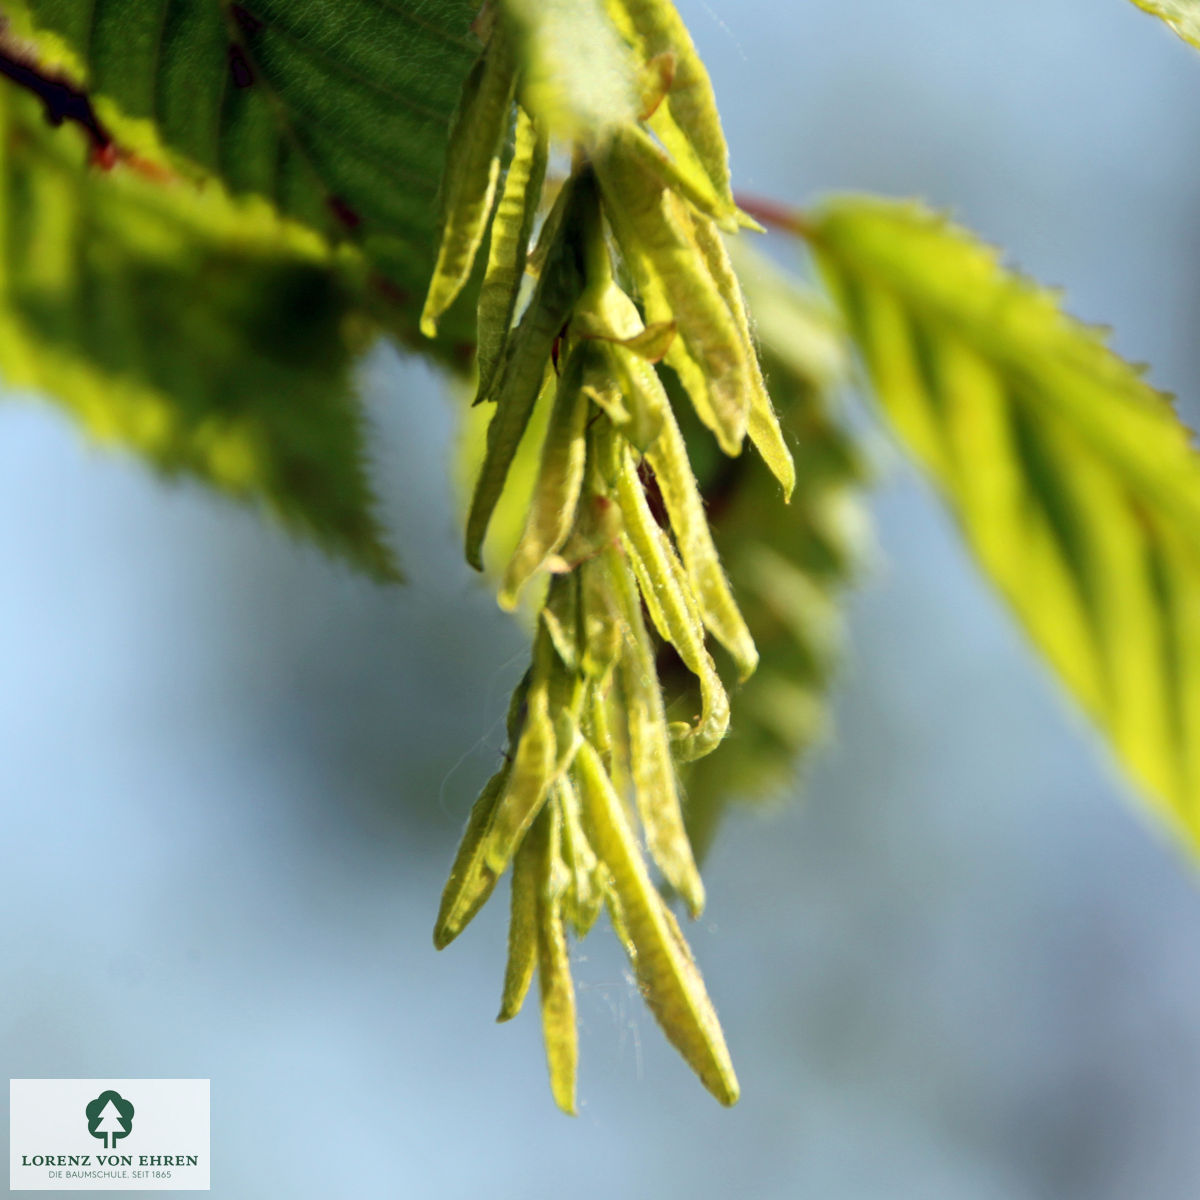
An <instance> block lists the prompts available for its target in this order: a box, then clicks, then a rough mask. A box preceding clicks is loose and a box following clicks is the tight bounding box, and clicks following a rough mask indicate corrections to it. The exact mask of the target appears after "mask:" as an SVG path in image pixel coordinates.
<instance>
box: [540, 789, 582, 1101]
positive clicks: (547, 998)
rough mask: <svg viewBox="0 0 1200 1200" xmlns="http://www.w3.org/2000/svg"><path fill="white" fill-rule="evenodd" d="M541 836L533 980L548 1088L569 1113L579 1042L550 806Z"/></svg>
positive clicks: (555, 818)
mask: <svg viewBox="0 0 1200 1200" xmlns="http://www.w3.org/2000/svg"><path fill="white" fill-rule="evenodd" d="M543 819H545V820H546V823H547V825H548V829H547V832H546V833H545V835H544V836H543V837H542V839H541V840H542V842H543V843H544V848H543V851H542V853H543V866H542V869H541V875H542V878H543V880H544V884H543V886H542V888H541V889H540V890H539V892H538V929H537V935H538V936H537V948H538V984H539V989H540V991H541V999H542V1037H543V1038H544V1039H545V1043H546V1063H547V1065H548V1066H549V1068H550V1091H551V1092H552V1093H553V1095H554V1101H555V1103H556V1104H557V1105H558V1107H559V1108H561V1109H562V1110H563V1112H565V1113H567V1114H569V1115H570V1116H574V1115H575V1069H576V1064H577V1062H578V1059H579V1042H578V1036H577V1034H576V1028H575V985H574V984H573V983H572V982H571V958H570V954H569V952H568V950H567V934H566V930H565V929H564V928H563V915H562V909H563V900H562V897H563V892H564V891H565V890H566V887H567V878H566V868H565V867H564V865H563V861H562V821H561V818H560V816H559V812H558V809H557V807H556V806H551V807H548V808H547V809H546V810H545V813H544V818H543Z"/></svg>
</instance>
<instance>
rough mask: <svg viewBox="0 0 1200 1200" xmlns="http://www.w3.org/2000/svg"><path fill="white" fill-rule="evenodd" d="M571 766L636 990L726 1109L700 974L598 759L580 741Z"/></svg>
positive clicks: (729, 1093) (724, 1069) (724, 1076)
mask: <svg viewBox="0 0 1200 1200" xmlns="http://www.w3.org/2000/svg"><path fill="white" fill-rule="evenodd" d="M577 762H578V764H579V778H580V786H581V795H582V800H583V812H584V819H585V822H586V827H587V831H588V836H589V838H590V839H591V842H592V844H593V845H594V846H595V847H596V851H597V853H598V854H599V855H600V856H601V858H603V860H604V861H605V862H606V863H607V864H608V867H609V870H610V871H611V872H612V882H613V890H614V891H615V893H616V895H617V897H618V899H619V901H620V911H621V914H622V916H623V919H624V925H625V928H626V930H627V931H628V933H627V936H628V941H627V945H631V946H633V947H635V948H636V954H633V955H631V961H632V965H633V969H634V971H635V972H636V974H637V979H638V986H639V987H640V988H641V990H642V994H643V995H644V996H645V997H646V1002H647V1003H648V1004H649V1006H650V1011H651V1012H653V1013H654V1016H655V1017H656V1018H657V1020H658V1023H659V1024H660V1025H661V1026H662V1029H663V1032H664V1033H665V1034H666V1035H667V1037H668V1039H669V1040H670V1041H671V1043H672V1045H674V1046H675V1048H676V1049H677V1050H678V1051H679V1052H680V1054H682V1055H683V1057H684V1059H685V1060H686V1061H687V1063H688V1065H689V1066H690V1067H691V1068H692V1070H693V1071H695V1072H696V1074H697V1075H699V1077H700V1081H701V1082H702V1083H703V1084H704V1086H705V1087H706V1088H708V1090H709V1091H710V1092H712V1094H713V1095H714V1096H715V1097H716V1098H717V1099H718V1100H719V1101H720V1102H721V1103H722V1104H734V1103H736V1102H737V1098H738V1094H739V1088H738V1082H737V1076H736V1074H735V1073H734V1070H733V1063H732V1061H731V1060H730V1058H729V1051H728V1049H727V1047H726V1045H725V1038H724V1036H723V1035H722V1033H721V1026H720V1024H719V1022H718V1021H717V1014H716V1013H715V1012H714V1011H713V1007H712V1002H711V1001H710V1000H709V998H708V993H707V992H706V991H705V989H704V981H703V980H702V979H701V977H700V972H699V970H698V969H697V967H696V964H695V962H694V960H693V959H692V957H691V955H690V954H689V953H688V951H687V949H686V947H685V946H684V945H683V943H682V939H681V938H680V936H679V930H678V927H677V926H676V925H675V923H674V921H673V920H672V918H671V915H670V913H669V912H668V911H667V908H666V906H665V905H664V904H663V902H662V898H661V897H660V896H659V894H658V892H657V891H656V890H655V888H654V885H653V884H652V883H651V882H650V878H649V876H648V875H647V874H646V868H645V867H644V866H643V864H642V856H641V854H640V852H639V850H638V846H637V842H636V841H635V840H634V836H633V832H632V830H631V829H630V828H629V823H628V821H627V820H626V819H625V814H624V812H623V811H622V807H621V801H620V799H619V797H618V796H617V794H616V792H615V791H614V790H613V786H612V783H611V781H610V780H609V778H608V774H607V772H606V771H605V770H604V765H603V764H602V763H601V761H600V758H599V755H597V753H596V751H595V750H593V749H592V747H591V746H590V745H589V744H586V743H585V744H584V745H583V747H582V748H581V749H580V751H579V756H578V758H577Z"/></svg>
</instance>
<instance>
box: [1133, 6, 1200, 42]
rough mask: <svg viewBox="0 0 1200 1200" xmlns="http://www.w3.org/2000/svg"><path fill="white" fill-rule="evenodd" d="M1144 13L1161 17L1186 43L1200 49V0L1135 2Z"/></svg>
mask: <svg viewBox="0 0 1200 1200" xmlns="http://www.w3.org/2000/svg"><path fill="white" fill-rule="evenodd" d="M1133 2H1134V4H1136V5H1137V6H1138V8H1140V9H1142V11H1143V12H1148V13H1153V14H1154V16H1156V17H1161V18H1162V19H1163V20H1164V21H1166V23H1167V24H1168V25H1170V27H1171V28H1172V29H1173V30H1175V32H1176V33H1177V34H1179V36H1180V37H1181V38H1183V40H1184V41H1185V42H1191V43H1192V45H1193V46H1196V47H1198V48H1200V0H1133Z"/></svg>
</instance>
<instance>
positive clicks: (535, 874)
mask: <svg viewBox="0 0 1200 1200" xmlns="http://www.w3.org/2000/svg"><path fill="white" fill-rule="evenodd" d="M548 819H549V818H548V816H547V818H546V820H548ZM545 824H546V821H544V820H543V819H542V818H541V817H540V816H539V818H538V820H536V821H535V822H534V823H533V827H532V828H531V829H530V831H529V834H528V836H527V837H526V838H525V840H524V841H523V842H522V843H521V845H520V846H519V847H518V848H517V852H516V854H515V855H513V869H512V903H511V911H510V913H509V919H508V961H507V963H506V964H505V968H504V991H503V993H502V995H501V998H500V1015H499V1016H498V1017H497V1018H496V1020H497V1021H511V1020H512V1018H513V1017H515V1016H516V1015H517V1013H519V1012H520V1011H521V1005H522V1004H523V1003H524V1002H525V996H526V993H527V992H528V991H529V984H530V982H531V981H532V980H533V972H534V968H535V967H536V966H537V954H538V891H539V890H540V889H541V888H542V887H544V886H545V879H544V876H543V874H542V872H543V870H544V868H545V856H544V852H542V850H541V846H540V842H541V841H542V840H543V839H544V838H545V836H546V832H545V828H544V827H545Z"/></svg>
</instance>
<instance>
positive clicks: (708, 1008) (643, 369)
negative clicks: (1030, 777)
mask: <svg viewBox="0 0 1200 1200" xmlns="http://www.w3.org/2000/svg"><path fill="white" fill-rule="evenodd" d="M589 21H590V22H591V26H590V27H589ZM477 29H478V30H479V31H480V32H481V35H482V36H483V37H484V38H485V46H484V50H483V52H482V54H481V55H480V58H479V60H478V62H477V63H476V65H475V67H474V69H473V70H472V72H471V74H470V76H469V78H468V80H467V83H466V85H465V89H464V94H463V98H462V101H461V103H460V107H459V111H458V114H457V116H456V120H455V126H454V128H453V131H452V139H451V144H450V150H449V154H448V158H447V163H446V169H445V175H444V178H443V184H442V202H443V229H442V240H441V244H440V248H439V252H438V259H437V266H436V269H435V273H434V276H433V280H432V283H431V285H430V288H429V293H428V296H427V298H426V303H425V309H424V313H423V316H422V327H423V329H424V330H425V331H426V332H427V333H430V334H432V333H433V332H434V331H435V330H436V323H437V320H438V318H439V317H440V316H441V314H442V313H443V312H444V311H445V310H446V308H447V307H448V306H449V305H450V304H451V303H452V301H453V300H454V298H455V297H456V296H457V295H458V293H459V292H460V291H461V290H462V288H463V287H464V285H465V284H466V282H467V281H468V279H469V277H470V276H471V273H472V270H473V267H474V263H475V260H476V257H477V255H478V252H479V250H480V248H481V247H482V245H483V243H484V239H485V236H486V234H487V231H488V227H489V223H490V228H491V234H490V239H489V240H488V248H487V261H486V269H485V271H484V275H483V281H482V286H481V288H480V292H479V312H478V347H479V349H478V373H479V383H478V393H477V396H476V403H477V404H489V405H492V406H493V414H492V417H491V423H490V425H489V427H488V433H487V443H486V450H485V453H484V458H483V463H482V465H481V467H480V469H479V473H478V477H477V481H476V484H475V489H474V494H473V497H472V500H471V504H470V509H469V514H468V517H467V535H466V553H467V558H468V560H469V561H470V562H471V563H472V564H473V565H474V566H476V567H477V568H482V550H483V543H484V538H485V535H486V533H487V529H488V525H489V522H490V520H491V517H492V515H493V512H494V510H495V507H496V505H497V502H498V500H499V498H500V495H501V493H502V491H503V489H504V487H505V482H506V479H507V477H508V475H509V472H510V468H511V466H512V463H513V460H514V457H515V455H516V452H517V447H518V445H519V443H520V442H521V439H522V436H523V435H524V434H525V431H526V428H527V426H528V425H529V422H530V417H531V415H532V414H533V412H534V409H535V407H537V406H538V405H539V403H540V404H544V405H546V406H548V409H549V415H548V419H547V423H546V430H545V435H544V438H543V441H542V446H541V454H540V464H539V467H538V475H537V480H536V483H535V485H534V488H533V494H532V499H531V502H530V504H529V509H528V513H527V515H526V518H525V523H524V529H523V532H522V534H521V536H520V539H519V541H518V544H517V546H516V549H515V551H514V552H513V554H512V556H511V558H510V559H509V561H508V563H507V566H506V568H505V570H504V573H503V578H502V581H501V586H500V593H499V599H500V603H501V605H502V606H504V607H505V608H510V609H511V608H514V607H515V606H516V605H517V603H518V599H519V597H520V596H521V595H522V593H523V592H524V590H525V589H527V588H528V589H533V588H541V589H544V599H543V601H542V604H541V607H540V610H539V611H538V614H537V620H536V631H535V634H534V641H533V655H532V662H531V665H530V667H529V670H528V671H527V672H526V674H525V677H524V678H523V680H522V681H521V684H520V685H519V687H518V688H517V691H516V694H515V695H514V696H513V699H512V704H511V706H510V710H509V715H508V738H509V749H508V752H507V754H506V756H505V761H504V764H503V765H502V767H501V768H500V770H499V771H498V772H497V773H496V774H495V775H494V776H493V778H492V779H491V780H490V781H489V782H488V784H487V786H486V787H485V788H484V790H483V792H482V794H481V795H480V796H479V799H478V800H477V801H476V804H475V807H474V809H473V811H472V813H471V817H470V820H469V823H468V826H467V830H466V833H465V834H464V836H463V840H462V844H461V846H460V847H459V850H458V854H457V857H456V859H455V861H454V864H453V867H452V868H451V872H450V878H449V881H448V883H447V885H446V889H445V893H444V895H443V897H442V904H441V909H440V911H439V913H438V917H437V925H436V929H435V934H434V939H435V943H436V944H437V946H438V947H439V948H440V947H443V946H445V945H447V944H448V943H449V942H450V941H452V940H453V939H454V938H455V937H456V936H457V935H458V934H459V933H460V932H461V931H462V929H463V928H464V927H465V926H466V924H467V923H468V922H469V921H470V920H471V918H472V917H473V916H474V914H475V913H476V912H477V911H478V910H479V908H480V907H481V906H482V905H483V904H484V902H485V901H486V900H487V899H488V897H489V896H490V894H491V892H492V890H493V888H494V887H495V885H496V883H497V881H498V880H499V878H500V876H501V875H502V874H503V873H504V872H505V871H506V870H507V869H508V868H509V867H511V868H512V916H511V926H510V934H509V957H508V966H507V970H506V973H505V979H504V987H503V998H502V1001H501V1009H500V1019H501V1020H506V1019H508V1018H510V1017H512V1016H514V1015H515V1014H516V1013H517V1012H518V1010H519V1009H520V1007H521V1005H522V1002H523V1000H524V997H525V995H526V993H527V991H528V988H529V986H530V983H531V981H532V979H533V976H534V974H535V973H536V974H537V976H538V979H539V987H540V993H541V1004H542V1017H543V1028H544V1034H545V1041H546V1050H547V1057H548V1060H549V1067H550V1078H551V1086H552V1089H553V1092H554V1096H555V1099H556V1101H557V1102H558V1104H559V1105H560V1106H561V1107H562V1108H563V1109H565V1110H566V1111H568V1112H573V1111H574V1110H575V1073H576V1058H577V1051H576V1034H575V998H574V989H573V985H572V981H571V974H570V964H569V955H568V942H567V930H568V928H570V929H571V930H573V931H574V933H575V935H576V936H577V937H580V938H582V937H583V936H584V935H585V934H586V933H587V932H588V930H589V929H590V928H591V927H592V925H593V923H594V922H595V920H596V918H597V916H598V915H599V913H600V910H601V909H607V911H608V914H609V919H610V920H611V922H612V925H613V928H614V929H615V931H616V933H617V936H618V937H619V938H620V940H621V942H622V944H623V945H624V947H625V949H626V951H627V953H628V955H629V959H630V962H631V964H632V966H633V969H634V972H635V974H636V976H637V980H638V984H639V986H640V988H641V991H642V993H643V995H644V996H645V998H646V1001H647V1003H648V1004H649V1006H650V1008H651V1010H652V1011H653V1013H654V1015H655V1017H656V1018H657V1020H658V1022H659V1024H660V1025H661V1026H662V1028H663V1030H664V1032H665V1033H666V1035H667V1037H668V1038H669V1039H670V1040H671V1042H672V1043H673V1044H674V1045H675V1046H676V1047H677V1048H678V1050H679V1051H680V1053H681V1054H682V1055H683V1057H684V1058H685V1059H686V1060H687V1062H688V1063H689V1064H690V1066H691V1067H692V1068H693V1069H694V1070H695V1071H696V1073H697V1074H698V1075H699V1077H700V1079H701V1080H702V1081H703V1083H704V1085H705V1086H706V1087H707V1088H708V1089H709V1090H710V1091H711V1092H712V1093H713V1094H714V1095H715V1096H716V1097H717V1099H718V1100H720V1101H721V1102H722V1103H724V1104H732V1103H734V1102H735V1101H736V1100H737V1097H738V1083H737V1079H736V1076H735V1074H734V1070H733V1065H732V1063H731V1061H730V1057H729V1053H728V1051H727V1049H726V1045H725V1040H724V1037H723V1035H722V1033H721V1028H720V1025H719V1023H718V1021H717V1017H716V1013H715V1011H714V1009H713V1006H712V1003H711V1001H710V1000H709V998H708V994H707V992H706V990H705V987H704V984H703V981H702V979H701V977H700V973H699V971H698V969H697V967H696V964H695V962H694V960H693V958H692V956H691V953H690V951H689V949H688V947H687V944H686V942H685V941H684V938H683V935H682V933H681V931H680V928H679V924H678V922H677V921H676V919H675V916H674V914H673V913H672V912H671V910H670V909H669V908H668V907H667V904H666V903H665V902H664V900H663V898H662V896H661V895H660V892H659V890H658V888H657V887H656V885H655V883H654V881H653V879H652V877H651V873H650V868H649V866H648V863H647V856H648V858H649V860H650V861H651V862H652V863H653V864H654V867H656V868H657V870H658V872H659V873H660V874H661V877H662V879H663V880H664V881H665V882H666V883H667V884H668V885H669V886H670V888H671V889H673V890H674V891H675V892H676V893H677V894H678V895H679V896H680V897H681V898H682V899H683V901H684V903H685V904H686V906H687V909H688V911H689V912H690V914H691V915H692V916H693V917H696V916H698V915H699V913H700V912H701V911H702V909H703V907H704V887H703V884H702V883H701V880H700V875H699V872H698V871H697V868H696V862H695V859H694V857H693V853H692V848H691V846H690V844H689V841H688V837H687V834H686V832H685V829H684V821H683V808H682V805H683V797H682V794H681V788H680V783H679V778H678V772H677V764H680V763H685V762H694V761H695V760H698V759H701V758H702V757H703V756H705V755H706V754H708V753H709V752H711V751H712V750H713V749H715V748H716V747H717V745H718V744H719V743H720V741H721V739H722V737H723V736H724V735H725V733H726V730H727V728H728V725H729V715H730V713H729V700H728V696H727V694H726V690H725V687H724V685H723V683H722V679H721V676H720V674H719V673H718V670H717V667H716V664H715V663H714V660H713V657H712V653H711V651H710V642H709V639H710V638H711V639H712V641H713V642H715V643H717V644H719V645H720V646H721V647H723V649H724V651H725V652H727V654H728V656H729V658H730V660H731V662H732V663H733V664H734V667H735V670H736V673H737V674H738V675H739V676H740V677H741V678H745V677H747V676H749V675H750V674H751V673H752V672H753V671H754V669H755V667H756V665H757V661H758V659H757V652H756V650H755V647H754V643H753V640H752V639H751V636H750V633H749V631H748V629H747V627H746V623H745V621H744V620H743V618H742V615H741V613H740V611H739V609H738V605H737V602H736V601H735V599H734V597H733V595H732V593H731V590H730V587H729V585H728V582H727V580H726V576H725V573H724V571H723V570H722V567H721V564H720V562H719V560H718V557H717V552H716V549H715V548H714V544H713V539H712V534H711V531H710V529H709V524H708V521H707V518H706V515H705V509H704V504H703V501H702V499H701V496H700V492H699V489H698V487H697V485H696V481H695V478H694V475H693V472H692V468H691V465H690V463H689V459H688V451H687V446H686V443H685V440H684V437H683V435H682V433H681V431H680V428H679V424H678V422H677V419H676V414H675V413H674V411H673V410H672V405H671V403H670V401H669V399H668V395H667V390H666V389H665V388H664V384H663V379H664V377H667V376H668V373H673V374H674V376H675V377H677V379H678V382H679V384H680V385H681V386H682V390H683V392H685V393H686V395H687V397H688V400H689V401H690V403H691V405H692V406H693V408H694V410H695V413H696V415H697V416H698V417H699V419H700V421H702V422H703V424H704V425H705V426H707V428H708V429H709V430H710V431H711V432H712V435H713V437H714V438H715V439H716V441H717V443H718V445H719V446H720V447H721V449H722V450H723V451H724V452H725V453H726V454H728V455H737V454H739V453H740V452H741V450H742V447H743V443H744V441H745V440H746V439H747V438H749V439H750V441H751V442H752V443H753V444H754V446H755V448H756V449H757V451H758V453H759V454H760V455H761V456H762V458H763V460H764V462H765V463H766V464H767V465H768V467H769V468H770V470H771V472H772V473H773V474H774V475H775V477H776V478H777V480H778V482H779V484H780V485H781V488H782V492H783V493H784V496H785V497H786V496H790V494H791V491H792V488H793V485H794V482H795V477H794V470H793V465H792V459H791V456H790V454H789V452H788V449H787V447H786V445H785V443H784V439H783V436H782V434H781V432H780V428H779V424H778V422H777V420H776V417H775V414H774V411H773V410H772V407H771V403H770V400H769V399H768V396H767V392H766V388H765V386H764V383H763V377H762V374H761V371H760V369H759V364H758V358H757V355H756V353H755V349H754V345H753V344H752V341H751V337H750V329H749V323H748V320H747V315H746V311H745V307H744V304H743V300H742V295H741V291H740V288H739V286H738V282H737V279H736V277H735V275H734V273H733V270H732V267H731V265H730V261H729V257H728V254H727V252H726V249H725V245H724V241H723V237H722V231H726V232H733V231H735V230H736V229H737V228H738V227H739V225H746V224H751V222H748V221H747V220H746V219H745V218H744V217H743V216H742V214H740V213H739V212H738V210H737V208H736V206H735V204H734V201H733V197H732V193H731V190H730V183H729V170H728V165H727V154H726V148H725V142H724V138H723V135H722V132H721V128H720V124H719V121H718V118H717V111H716V105H715V102H714V99H713V95H712V90H711V87H710V84H709V81H708V77H707V74H706V72H705V70H704V67H703V65H702V64H701V62H700V60H699V58H698V56H697V54H696V51H695V49H694V47H693V45H692V43H691V39H690V37H689V35H688V33H687V31H686V29H685V27H684V25H683V23H682V21H681V20H680V19H679V16H678V14H677V13H676V12H675V10H674V8H673V7H672V6H671V5H670V4H669V3H666V2H665V0H612V2H610V3H609V4H607V5H606V6H605V7H604V8H603V9H601V8H600V7H598V6H595V7H592V6H589V5H587V4H580V3H571V4H567V3H561V2H560V3H549V4H544V3H537V2H536V0H506V2H505V3H503V4H499V5H497V6H495V7H494V8H493V9H491V10H488V11H485V13H484V14H483V15H482V16H481V18H480V21H479V22H478V23H477ZM564 39H567V40H566V41H564ZM581 44H582V48H581ZM572 45H573V46H575V50H574V53H575V54H577V55H583V56H584V57H582V58H581V67H585V68H586V69H584V70H582V71H581V72H575V73H574V74H573V73H572V72H571V62H570V59H571V51H570V49H569V47H570V46H572ZM564 47H567V48H566V49H564ZM580 77H586V78H587V79H589V80H591V81H592V83H590V84H589V85H588V87H587V88H585V89H583V91H584V93H585V94H582V95H580V94H577V92H578V91H579V85H578V84H577V82H576V80H577V78H580ZM597 81H598V82H597ZM514 110H515V120H514ZM514 125H515V128H514ZM510 146H511V151H510V150H509V147H510ZM552 153H553V154H554V155H559V156H561V157H562V159H563V161H564V162H569V163H570V169H569V174H567V177H566V178H565V180H563V181H562V182H561V183H560V184H559V185H558V186H557V190H555V188H554V186H553V184H552V183H551V182H549V181H548V179H547V164H548V161H549V160H550V158H551V154H552ZM506 157H507V160H508V161H507V169H506V171H505V170H503V169H502V166H503V163H504V160H505V158H506ZM502 176H503V179H502ZM552 193H553V199H552V203H551V202H550V201H551V194H552ZM546 205H548V207H549V211H548V212H547V213H546V214H545V215H544V216H543V215H542V210H543V207H544V206H546ZM539 222H540V228H539ZM535 229H537V230H538V232H537V237H536V244H534V245H533V246H532V250H531V242H532V241H533V238H534V232H535ZM527 281H531V282H532V286H531V287H530V284H529V282H527ZM526 293H528V295H526ZM522 306H523V307H522ZM664 643H665V644H668V645H669V646H670V647H671V648H672V649H673V652H674V655H675V656H677V660H678V662H679V663H682V664H683V667H684V668H686V671H687V673H688V674H689V676H690V677H691V679H692V686H691V687H690V688H689V689H688V691H687V693H686V694H687V695H688V696H694V697H695V702H694V704H693V705H692V708H693V709H694V711H689V712H686V713H684V714H682V716H683V718H685V719H673V720H668V715H667V705H666V703H665V702H664V696H663V688H662V683H661V681H660V675H659V666H658V664H659V662H660V655H661V652H662V650H663V644H664ZM675 715H676V716H677V717H678V716H679V715H680V714H675ZM700 769H702V768H700ZM643 842H644V845H645V851H643Z"/></svg>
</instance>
